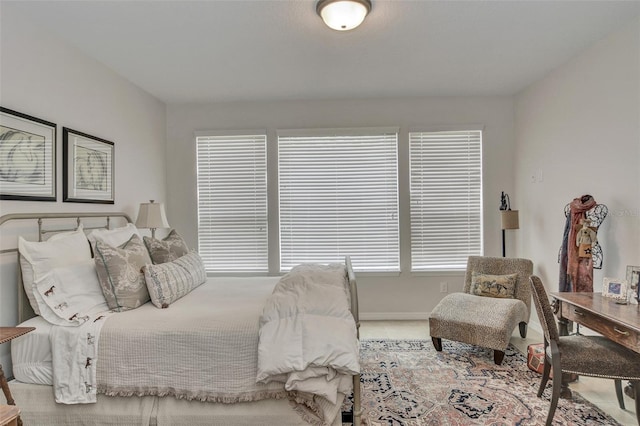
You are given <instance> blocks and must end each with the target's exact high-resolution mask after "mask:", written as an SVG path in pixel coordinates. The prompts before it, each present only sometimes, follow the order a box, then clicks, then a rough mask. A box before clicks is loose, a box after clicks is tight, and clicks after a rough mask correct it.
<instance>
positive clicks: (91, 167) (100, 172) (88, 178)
mask: <svg viewBox="0 0 640 426" xmlns="http://www.w3.org/2000/svg"><path fill="white" fill-rule="evenodd" d="M107 162H108V159H107V154H105V153H104V152H100V151H98V150H95V149H91V148H86V147H84V146H78V145H76V149H75V165H76V170H75V177H76V182H75V187H76V189H88V190H94V191H106V190H107Z"/></svg>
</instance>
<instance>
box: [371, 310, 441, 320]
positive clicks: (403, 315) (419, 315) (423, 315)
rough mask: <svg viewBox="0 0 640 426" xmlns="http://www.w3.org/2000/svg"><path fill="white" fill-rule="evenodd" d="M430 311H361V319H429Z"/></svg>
mask: <svg viewBox="0 0 640 426" xmlns="http://www.w3.org/2000/svg"><path fill="white" fill-rule="evenodd" d="M429 313H430V312H361V313H360V320H361V321H394V320H395V321H407V320H414V321H415V320H428V319H429Z"/></svg>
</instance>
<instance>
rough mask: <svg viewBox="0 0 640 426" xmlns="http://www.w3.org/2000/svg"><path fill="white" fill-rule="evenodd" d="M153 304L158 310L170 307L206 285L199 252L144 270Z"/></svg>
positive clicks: (149, 266) (147, 267) (205, 276)
mask: <svg viewBox="0 0 640 426" xmlns="http://www.w3.org/2000/svg"><path fill="white" fill-rule="evenodd" d="M142 270H143V271H144V278H145V281H146V282H147V288H148V290H149V295H150V296H151V302H152V303H153V304H154V305H155V306H156V307H158V308H168V307H169V305H170V304H171V303H173V302H175V301H176V300H178V299H180V298H181V297H183V296H185V295H186V294H188V293H189V292H190V291H191V290H193V289H194V288H196V287H198V286H199V285H200V284H202V283H204V282H205V280H206V279H207V274H206V272H205V269H204V264H203V263H202V259H201V258H200V255H198V253H197V252H195V251H191V252H189V253H188V254H186V255H184V256H182V257H180V258H178V259H176V260H174V261H172V262H166V263H162V264H160V265H147V266H145V267H144V268H142Z"/></svg>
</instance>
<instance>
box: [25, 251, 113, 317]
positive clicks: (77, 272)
mask: <svg viewBox="0 0 640 426" xmlns="http://www.w3.org/2000/svg"><path fill="white" fill-rule="evenodd" d="M34 290H35V291H34V295H35V297H36V299H37V300H38V304H39V308H40V315H41V316H42V317H43V318H44V319H46V320H47V321H48V322H50V323H51V324H54V325H65V326H78V325H80V324H83V323H85V322H87V321H89V320H90V319H91V320H94V319H95V318H94V316H96V314H98V313H101V312H105V311H108V310H109V307H108V306H107V301H106V300H105V299H104V296H103V294H102V287H100V283H99V282H98V275H97V274H96V267H95V263H94V261H93V259H89V260H85V261H83V262H81V263H76V264H73V265H68V266H61V267H58V268H53V269H52V270H50V271H49V272H48V273H46V274H45V275H43V276H42V277H40V278H38V279H37V280H36V281H35V283H34Z"/></svg>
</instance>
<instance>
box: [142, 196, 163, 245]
mask: <svg viewBox="0 0 640 426" xmlns="http://www.w3.org/2000/svg"><path fill="white" fill-rule="evenodd" d="M136 227H138V228H149V229H151V238H155V237H156V229H157V228H169V222H167V216H166V215H165V213H164V204H162V203H155V202H154V200H150V202H149V203H140V209H139V210H138V218H137V219H136Z"/></svg>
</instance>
